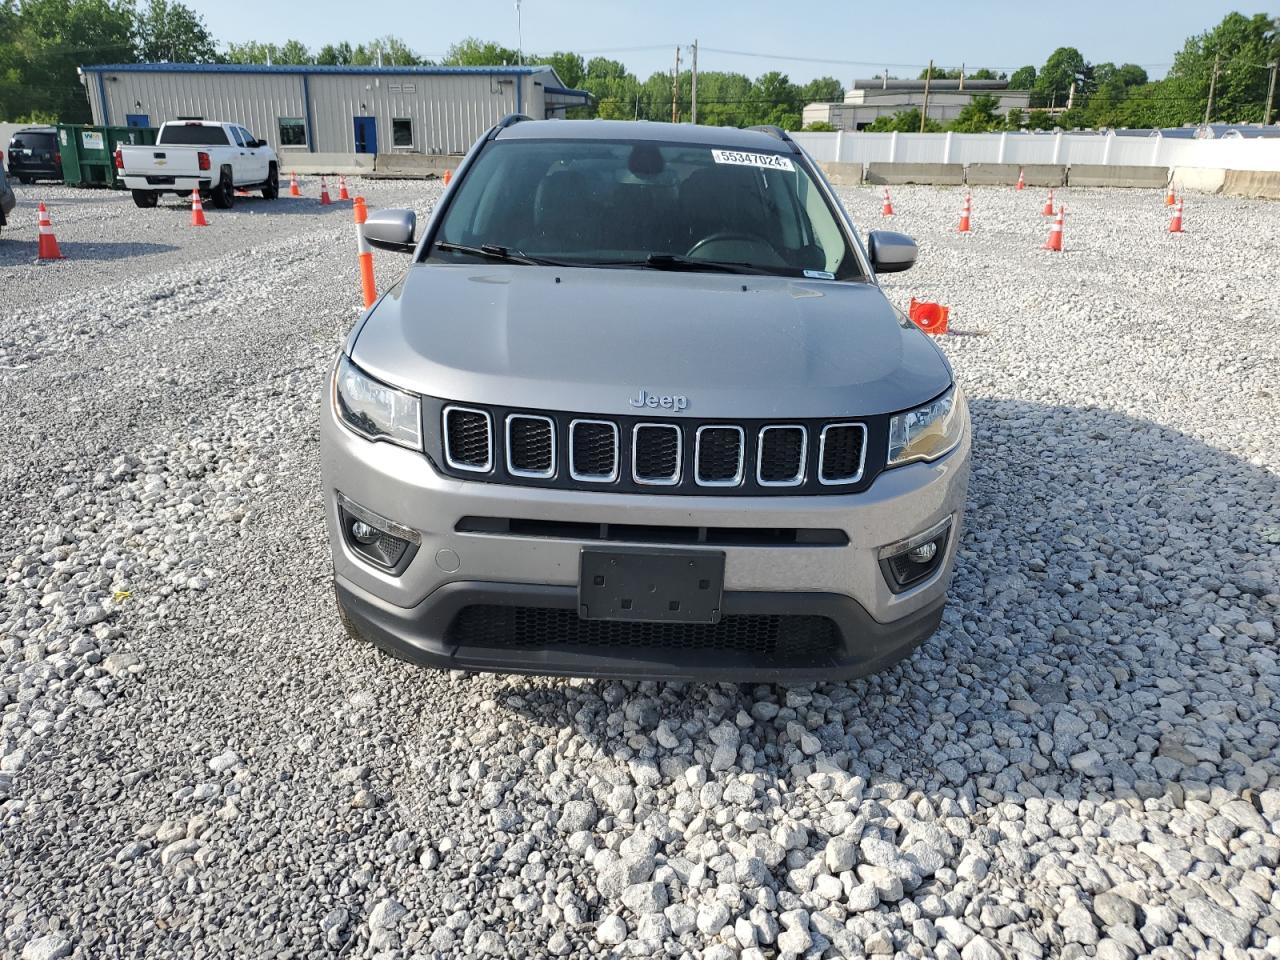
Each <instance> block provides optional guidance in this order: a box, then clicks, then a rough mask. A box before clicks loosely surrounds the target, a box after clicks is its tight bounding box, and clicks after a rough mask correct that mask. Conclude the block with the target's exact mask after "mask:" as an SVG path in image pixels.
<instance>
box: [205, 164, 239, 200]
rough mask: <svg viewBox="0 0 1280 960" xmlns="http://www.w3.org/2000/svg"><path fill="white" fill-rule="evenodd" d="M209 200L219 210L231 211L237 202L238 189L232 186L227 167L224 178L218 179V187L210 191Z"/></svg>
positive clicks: (223, 173)
mask: <svg viewBox="0 0 1280 960" xmlns="http://www.w3.org/2000/svg"><path fill="white" fill-rule="evenodd" d="M209 199H210V200H212V201H213V205H214V206H215V207H217V208H218V209H219V210H230V209H231V205H232V204H233V203H235V202H236V188H235V187H234V186H232V183H231V174H230V173H229V172H228V171H227V169H226V168H225V167H224V168H223V170H222V176H221V177H219V178H218V185H217V186H216V187H214V188H213V189H212V190H210V191H209Z"/></svg>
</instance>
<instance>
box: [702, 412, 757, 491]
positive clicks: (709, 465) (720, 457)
mask: <svg viewBox="0 0 1280 960" xmlns="http://www.w3.org/2000/svg"><path fill="white" fill-rule="evenodd" d="M745 446H746V444H745V442H744V435H743V430H742V428H741V427H737V426H725V425H721V424H715V425H712V426H705V427H699V428H698V435H697V441H696V443H695V450H696V452H695V454H694V462H695V463H696V464H697V469H696V471H695V473H694V478H695V479H696V480H697V483H698V486H700V487H736V486H737V485H738V484H740V483H741V482H742V462H743V452H744V447H745Z"/></svg>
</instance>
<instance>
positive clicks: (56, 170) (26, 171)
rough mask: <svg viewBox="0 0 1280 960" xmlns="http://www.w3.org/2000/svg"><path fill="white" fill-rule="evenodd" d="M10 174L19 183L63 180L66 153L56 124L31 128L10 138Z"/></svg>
mask: <svg viewBox="0 0 1280 960" xmlns="http://www.w3.org/2000/svg"><path fill="white" fill-rule="evenodd" d="M9 176H11V177H13V178H14V179H16V180H17V181H18V182H19V183H33V182H35V181H36V180H59V181H60V180H62V155H61V154H60V153H59V152H58V131H57V130H56V129H55V128H53V127H28V128H27V129H25V130H19V131H18V132H17V133H15V134H14V135H13V139H11V140H10V141H9Z"/></svg>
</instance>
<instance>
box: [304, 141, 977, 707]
mask: <svg viewBox="0 0 1280 960" xmlns="http://www.w3.org/2000/svg"><path fill="white" fill-rule="evenodd" d="M415 228H416V224H415V222H414V215H413V213H412V212H410V211H407V210H388V211H382V212H380V213H377V214H374V215H371V216H370V219H369V221H368V223H367V224H366V226H365V235H366V237H367V238H368V239H369V241H370V242H371V243H372V244H373V245H375V246H378V247H382V248H389V249H399V250H404V251H411V252H412V253H413V261H412V265H411V266H410V268H409V269H408V270H407V271H406V272H405V274H404V276H403V278H402V279H401V280H400V282H399V283H397V284H396V285H395V286H394V287H393V288H392V289H391V290H389V291H388V292H387V293H386V294H385V295H384V296H382V298H381V299H380V300H378V301H377V302H376V303H375V304H374V305H373V306H372V307H371V308H370V309H369V310H368V312H367V313H366V314H365V316H364V317H363V319H362V320H361V321H360V322H359V323H358V324H357V325H356V327H355V329H354V330H352V332H351V334H350V336H349V337H348V339H347V341H346V344H345V346H344V347H343V350H342V352H341V354H340V355H339V356H338V358H337V361H336V363H335V364H334V368H333V373H332V379H331V381H330V384H329V390H328V398H327V402H326V403H325V404H324V406H323V414H322V424H321V439H322V444H323V451H322V461H323V472H324V495H325V508H326V511H327V515H328V527H329V536H330V540H331V543H332V549H333V563H334V575H335V580H336V586H337V596H338V605H339V608H340V611H341V613H342V617H343V620H344V622H345V623H346V625H347V628H348V630H349V631H351V633H352V634H353V635H356V636H360V637H364V638H367V639H369V640H372V641H374V642H375V643H377V644H379V645H380V646H382V647H384V648H385V649H387V650H389V651H391V652H393V653H395V654H397V655H399V656H402V657H405V658H408V659H411V660H414V661H417V662H420V663H424V664H430V665H434V666H444V667H460V668H465V669H473V670H496V671H509V672H524V673H545V674H572V675H589V676H601V677H604V676H608V677H632V678H689V679H701V680H727V681H747V680H761V681H780V682H786V681H804V680H813V679H833V678H839V677H849V676H854V675H857V674H862V673H867V672H869V671H874V670H877V669H880V668H882V667H884V666H886V665H888V664H890V663H892V662H894V661H895V660H897V659H899V658H901V657H903V656H905V655H906V654H907V653H908V652H910V650H911V649H912V648H913V647H914V646H915V645H916V644H918V643H919V642H920V641H922V640H923V639H925V638H926V637H928V636H929V635H930V634H931V633H932V632H933V631H934V630H935V629H936V628H937V626H938V623H939V621H940V618H941V616H942V607H943V603H944V601H945V599H946V596H945V595H946V589H947V581H948V579H949V577H950V575H951V568H952V563H953V559H954V557H955V551H956V541H957V539H958V537H959V534H960V522H961V514H962V511H963V508H964V499H965V487H966V484H967V481H968V473H969V469H968V466H969V430H968V413H967V411H966V407H965V402H964V397H963V395H962V394H961V392H960V389H959V387H958V386H957V385H956V384H955V382H954V381H953V379H952V375H951V369H950V367H949V366H948V364H947V361H946V359H945V358H944V357H943V355H942V354H941V352H940V351H939V350H938V349H937V348H936V347H935V346H934V345H933V343H932V342H930V340H929V338H928V337H927V336H925V335H924V334H923V333H921V332H920V331H919V330H917V329H916V328H915V327H914V326H912V325H911V324H910V323H908V322H906V321H905V320H904V319H903V318H902V317H901V315H900V314H899V313H898V312H896V311H895V310H894V309H893V308H892V307H891V306H890V305H889V303H888V302H887V301H886V300H885V297H884V294H883V293H882V292H881V291H880V288H879V286H877V284H876V272H877V271H880V272H885V271H891V270H903V269H906V268H907V267H909V266H910V265H911V264H912V262H913V261H914V260H915V255H916V248H915V244H914V243H913V242H912V241H911V240H909V239H908V238H906V237H903V236H900V235H898V234H891V233H882V232H873V233H871V234H870V235H869V237H868V238H867V242H866V244H865V246H864V245H863V243H862V242H861V241H860V239H859V238H858V235H857V233H856V232H855V230H854V226H853V223H852V222H851V221H850V219H849V217H848V215H847V214H846V213H845V211H844V210H843V209H842V208H841V206H840V204H839V202H838V201H837V199H836V198H835V196H834V194H833V193H832V190H831V188H830V186H829V184H828V183H827V181H826V180H825V178H824V177H823V175H822V174H821V172H820V171H819V170H818V169H817V167H816V166H815V164H814V163H813V162H812V161H811V160H810V159H809V157H808V156H807V155H806V154H805V153H804V152H803V151H802V150H801V149H800V148H799V147H798V146H797V145H796V144H795V143H793V142H792V141H791V140H790V139H789V138H788V137H787V136H786V134H784V133H783V132H782V131H780V130H776V129H773V128H768V129H764V128H758V129H752V130H735V129H727V128H711V127H698V126H688V125H670V124H659V123H624V122H612V121H600V120H591V121H568V120H549V121H533V120H529V119H527V118H523V117H511V118H508V119H507V120H505V121H503V122H502V123H500V124H498V126H496V127H495V128H494V129H493V130H491V131H490V132H489V133H488V134H486V135H485V136H484V137H483V138H481V140H480V142H478V143H477V144H476V145H475V147H474V148H473V149H472V150H471V152H470V153H469V154H468V156H467V157H466V159H465V160H464V161H463V163H462V164H461V165H460V167H459V169H458V174H457V177H456V179H455V180H454V181H453V183H452V185H451V187H450V188H449V189H448V190H447V191H446V192H445V194H444V196H443V198H442V200H441V202H440V203H439V205H438V206H437V207H436V209H435V212H434V213H433V214H432V216H431V219H430V222H429V223H428V224H427V226H426V229H425V231H424V232H423V235H422V237H421V239H420V240H417V241H416V242H415V238H414V233H415Z"/></svg>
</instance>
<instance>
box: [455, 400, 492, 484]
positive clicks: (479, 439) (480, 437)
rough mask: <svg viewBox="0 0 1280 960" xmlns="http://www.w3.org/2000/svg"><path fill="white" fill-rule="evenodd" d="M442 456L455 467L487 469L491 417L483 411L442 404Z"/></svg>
mask: <svg viewBox="0 0 1280 960" xmlns="http://www.w3.org/2000/svg"><path fill="white" fill-rule="evenodd" d="M444 459H445V462H446V463H448V464H449V466H451V467H453V468H454V469H455V470H470V471H472V472H473V473H487V472H488V470H489V468H490V467H492V466H493V419H492V418H491V417H490V416H489V414H488V412H487V411H485V410H477V409H475V408H474V407H454V406H449V407H445V408H444Z"/></svg>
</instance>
